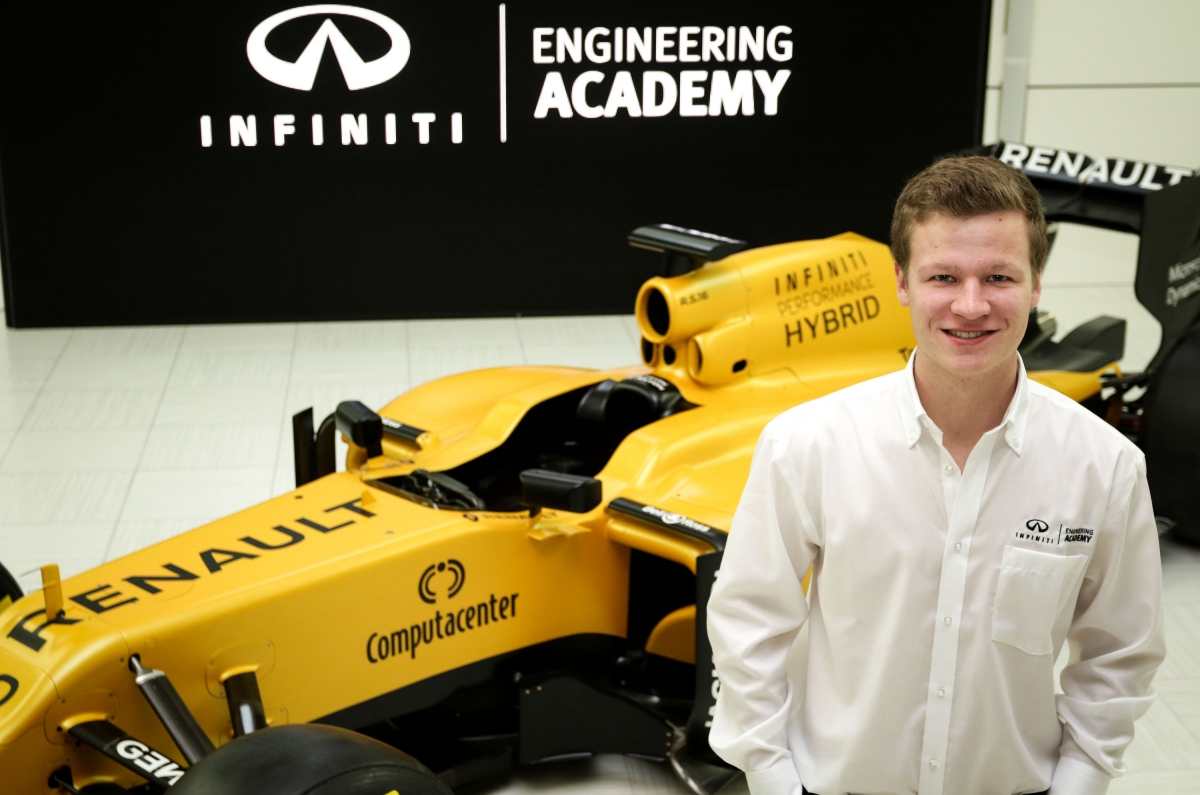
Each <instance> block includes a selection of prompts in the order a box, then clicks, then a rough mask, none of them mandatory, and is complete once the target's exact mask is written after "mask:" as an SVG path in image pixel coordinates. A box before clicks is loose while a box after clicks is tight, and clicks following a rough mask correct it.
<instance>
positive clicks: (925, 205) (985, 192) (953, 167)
mask: <svg viewBox="0 0 1200 795" xmlns="http://www.w3.org/2000/svg"><path fill="white" fill-rule="evenodd" d="M1012 210H1016V211H1017V212H1020V213H1023V214H1024V215H1025V223H1026V227H1027V228H1028V230H1029V264H1030V266H1031V267H1032V269H1033V277H1034V281H1035V283H1036V282H1037V280H1038V279H1040V278H1041V275H1042V269H1043V268H1045V267H1046V257H1048V256H1049V254H1050V241H1049V239H1048V238H1047V237H1046V216H1045V214H1044V213H1043V212H1042V199H1041V196H1040V195H1039V194H1038V192H1037V188H1035V187H1033V183H1032V182H1030V181H1029V177H1027V176H1025V175H1024V174H1022V173H1021V172H1020V171H1018V170H1017V169H1015V168H1012V167H1011V166H1008V165H1005V164H1004V163H1001V162H1000V161H999V160H996V159H994V158H991V157H980V156H978V155H972V156H970V157H947V158H945V159H943V160H939V161H938V162H936V163H934V164H933V165H931V166H929V167H928V168H926V169H925V170H924V171H922V172H921V173H920V174H917V175H916V176H915V177H913V178H912V179H910V180H909V181H908V184H907V185H905V186H904V190H902V191H900V198H898V199H896V210H895V212H894V213H893V215H892V256H893V257H895V259H896V262H897V263H898V264H899V265H900V270H901V272H902V273H903V274H904V278H905V279H907V278H908V260H909V257H910V256H912V248H911V244H912V234H913V230H914V229H916V228H917V226H918V225H919V224H922V223H924V222H925V221H926V220H927V219H928V218H929V216H931V215H935V214H941V215H948V216H950V217H952V218H974V217H976V216H979V215H987V214H989V213H1003V212H1009V211H1012Z"/></svg>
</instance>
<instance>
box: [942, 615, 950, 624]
mask: <svg viewBox="0 0 1200 795" xmlns="http://www.w3.org/2000/svg"><path fill="white" fill-rule="evenodd" d="M943 620H944V621H945V622H946V626H950V621H951V618H950V616H946V618H945V619H943Z"/></svg>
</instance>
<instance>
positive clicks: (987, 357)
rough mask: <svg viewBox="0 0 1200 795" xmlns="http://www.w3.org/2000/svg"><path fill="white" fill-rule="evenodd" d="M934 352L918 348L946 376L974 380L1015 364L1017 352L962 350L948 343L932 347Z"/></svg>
mask: <svg viewBox="0 0 1200 795" xmlns="http://www.w3.org/2000/svg"><path fill="white" fill-rule="evenodd" d="M934 347H936V350H934V351H932V352H931V351H926V349H924V348H919V350H921V351H922V352H925V353H928V354H931V355H930V356H929V358H930V359H932V360H933V361H931V362H930V364H934V365H936V367H937V369H939V370H941V371H943V372H944V373H946V374H947V375H950V376H953V377H955V378H961V379H975V378H980V377H983V376H986V375H988V374H989V373H992V372H995V371H996V370H997V369H1001V368H1004V367H1006V366H1009V365H1011V364H1012V363H1015V362H1016V355H1017V352H1016V350H1015V349H1013V350H1010V351H996V350H995V349H994V348H992V346H986V347H987V349H985V347H983V346H981V347H979V348H963V347H959V346H956V345H954V343H949V344H947V345H943V346H934Z"/></svg>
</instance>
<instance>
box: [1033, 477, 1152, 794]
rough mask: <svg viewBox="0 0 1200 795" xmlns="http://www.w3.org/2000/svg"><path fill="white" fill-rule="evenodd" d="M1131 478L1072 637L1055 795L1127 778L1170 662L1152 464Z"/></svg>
mask: <svg viewBox="0 0 1200 795" xmlns="http://www.w3.org/2000/svg"><path fill="white" fill-rule="evenodd" d="M1130 470H1132V471H1130ZM1126 472H1127V473H1129V474H1128V475H1127V476H1126V477H1125V478H1124V480H1125V483H1124V484H1122V485H1116V486H1115V488H1114V489H1113V493H1114V497H1116V499H1115V500H1113V503H1115V504H1113V503H1110V506H1111V507H1110V508H1109V511H1108V513H1107V516H1106V519H1105V526H1104V527H1103V528H1101V532H1099V533H1097V536H1098V538H1097V541H1096V549H1095V552H1094V553H1093V555H1092V560H1091V562H1090V564H1089V565H1088V570H1087V573H1086V574H1085V578H1084V581H1083V584H1082V585H1081V586H1080V590H1079V598H1078V600H1077V602H1076V606H1075V615H1074V619H1073V620H1072V622H1071V627H1070V630H1069V632H1068V634H1067V639H1068V641H1069V642H1070V645H1071V649H1070V651H1071V660H1070V663H1069V664H1068V665H1067V667H1066V668H1065V669H1063V672H1062V680H1061V681H1062V689H1063V694H1062V695H1060V696H1058V699H1057V700H1058V705H1057V706H1058V714H1059V717H1060V718H1062V720H1063V723H1064V727H1063V742H1062V746H1061V748H1060V760H1061V761H1060V762H1059V766H1058V769H1057V770H1056V771H1055V774H1054V780H1053V784H1052V786H1051V790H1050V791H1051V793H1052V795H1103V793H1104V792H1105V790H1106V789H1107V787H1108V782H1109V780H1110V779H1111V778H1112V777H1115V776H1119V775H1122V774H1123V773H1124V772H1125V763H1124V762H1123V761H1122V756H1123V755H1124V753H1125V749H1126V748H1127V747H1128V746H1129V743H1130V742H1132V740H1133V722H1134V721H1135V720H1136V719H1137V718H1139V717H1141V716H1142V715H1143V714H1145V712H1146V710H1147V709H1149V708H1150V704H1151V702H1152V701H1153V700H1154V691H1153V690H1152V689H1151V686H1150V683H1151V680H1152V679H1153V678H1154V673H1155V671H1157V670H1158V666H1159V664H1161V663H1162V660H1163V657H1164V656H1165V654H1166V645H1165V642H1164V639H1163V624H1162V562H1161V558H1160V556H1159V549H1158V529H1157V526H1156V525H1155V522H1154V512H1153V510H1152V509H1151V506H1150V491H1149V488H1148V486H1147V485H1146V468H1145V459H1144V458H1143V457H1142V456H1141V455H1140V454H1136V457H1135V459H1134V461H1133V465H1132V467H1128V468H1127V469H1126ZM1114 485H1115V484H1114Z"/></svg>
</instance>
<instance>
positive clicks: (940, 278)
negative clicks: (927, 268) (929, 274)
mask: <svg viewBox="0 0 1200 795" xmlns="http://www.w3.org/2000/svg"><path fill="white" fill-rule="evenodd" d="M933 280H934V281H935V282H952V281H954V277H953V276H951V275H950V274H948V273H939V274H937V275H936V276H934V277H933Z"/></svg>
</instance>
